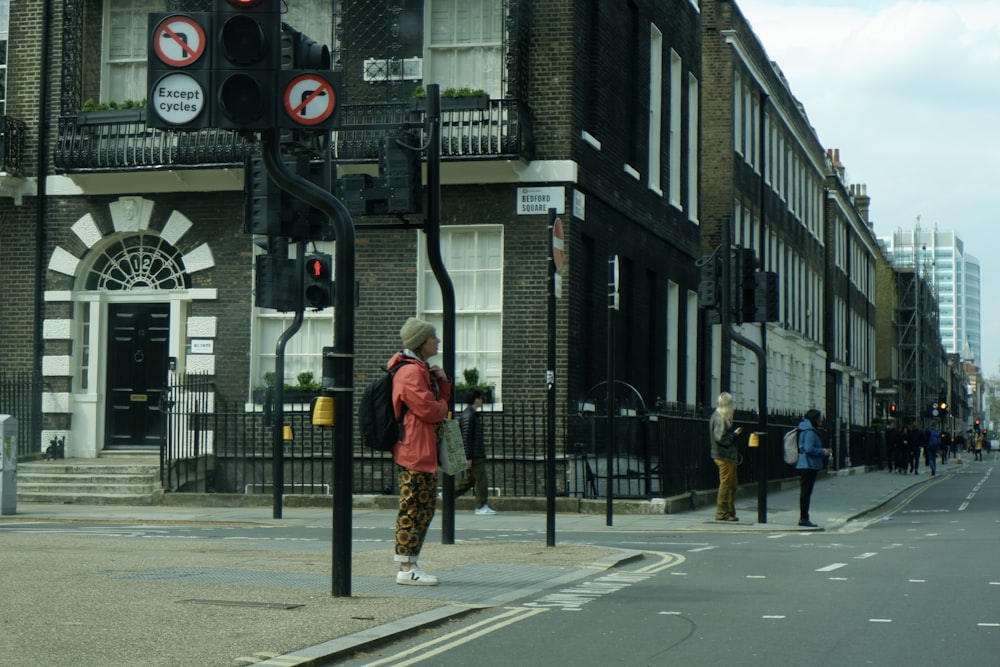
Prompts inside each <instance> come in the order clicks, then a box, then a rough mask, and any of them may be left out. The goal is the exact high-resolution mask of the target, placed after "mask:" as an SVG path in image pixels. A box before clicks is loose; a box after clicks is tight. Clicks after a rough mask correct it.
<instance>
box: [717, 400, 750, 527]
mask: <svg viewBox="0 0 1000 667" xmlns="http://www.w3.org/2000/svg"><path fill="white" fill-rule="evenodd" d="M715 406H716V407H715V412H713V413H712V417H711V419H709V421H708V433H709V437H710V438H711V441H712V460H713V461H715V465H717V466H718V467H719V495H718V497H717V499H716V504H715V520H716V521H739V519H737V518H736V505H735V502H736V487H737V485H738V484H739V482H738V481H737V479H736V466H737V465H738V463H739V453H738V452H737V451H736V442H735V441H734V439H735V437H736V436H738V435H739V434H740V432H742V431H743V429H742V428H740V427H736V428H733V395H732V394H730V393H729V392H728V391H724V392H722V393H721V394H719V397H718V398H717V399H716V400H715Z"/></svg>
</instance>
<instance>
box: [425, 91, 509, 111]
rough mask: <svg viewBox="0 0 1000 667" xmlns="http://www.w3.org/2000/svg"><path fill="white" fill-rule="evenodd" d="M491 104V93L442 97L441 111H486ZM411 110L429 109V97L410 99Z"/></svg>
mask: <svg viewBox="0 0 1000 667" xmlns="http://www.w3.org/2000/svg"><path fill="white" fill-rule="evenodd" d="M489 106H490V96H489V95H468V96H465V97H442V98H441V111H485V110H486V109H488V108H489ZM410 110H411V111H427V98H426V97H417V98H414V99H412V100H410Z"/></svg>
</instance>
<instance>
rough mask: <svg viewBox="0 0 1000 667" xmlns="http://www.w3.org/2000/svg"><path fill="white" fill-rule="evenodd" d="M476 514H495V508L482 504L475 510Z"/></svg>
mask: <svg viewBox="0 0 1000 667" xmlns="http://www.w3.org/2000/svg"><path fill="white" fill-rule="evenodd" d="M476 514H496V510H493V509H490V506H489V505H483V506H482V507H480V508H479V509H477V510H476Z"/></svg>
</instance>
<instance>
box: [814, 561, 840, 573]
mask: <svg viewBox="0 0 1000 667" xmlns="http://www.w3.org/2000/svg"><path fill="white" fill-rule="evenodd" d="M842 567H847V563H830V564H829V565H827V566H826V567H821V568H819V569H818V570H816V571H817V572H833V571H834V570H839V569H840V568H842Z"/></svg>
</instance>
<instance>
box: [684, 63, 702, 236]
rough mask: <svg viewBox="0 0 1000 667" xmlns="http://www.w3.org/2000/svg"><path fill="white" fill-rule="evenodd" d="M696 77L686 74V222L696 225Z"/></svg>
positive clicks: (697, 208) (698, 179)
mask: <svg viewBox="0 0 1000 667" xmlns="http://www.w3.org/2000/svg"><path fill="white" fill-rule="evenodd" d="M699 87H700V84H699V81H698V77H696V76H695V75H694V73H693V72H688V103H687V106H688V131H687V139H688V152H687V179H688V180H687V186H688V187H687V189H688V193H687V214H688V220H690V221H691V222H693V223H695V224H698V223H699V219H700V212H699V208H700V206H701V202H700V201H699V199H698V183H699V181H700V177H699V171H700V170H701V162H700V159H701V151H700V146H699V142H698V118H699V117H700V116H699V111H698V106H699V104H700V100H699V98H700V97H701V94H700V92H699Z"/></svg>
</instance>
